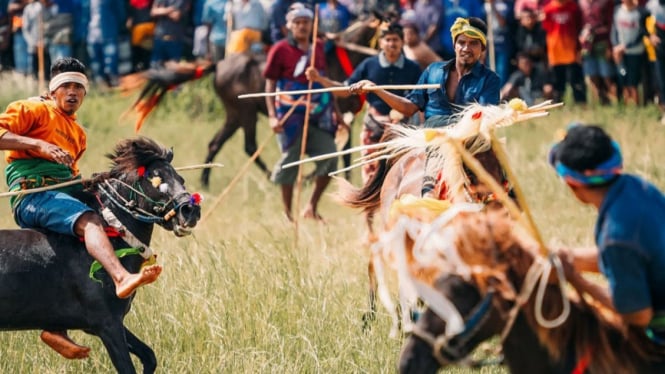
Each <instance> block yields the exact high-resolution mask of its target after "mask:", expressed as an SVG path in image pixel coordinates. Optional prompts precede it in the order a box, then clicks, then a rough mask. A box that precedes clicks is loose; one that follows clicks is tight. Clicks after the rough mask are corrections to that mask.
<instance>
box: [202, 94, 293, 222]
mask: <svg viewBox="0 0 665 374" xmlns="http://www.w3.org/2000/svg"><path fill="white" fill-rule="evenodd" d="M303 100H304V97H303V96H301V97H300V98H298V100H297V101H296V102H295V103H294V104H293V105H292V106H291V108H290V109H289V110H288V111H287V112H286V114H285V115H284V117H282V119H280V120H279V126H283V125H284V123H285V122H286V120H287V119H288V118H289V116H291V113H293V111H294V110H295V109H296V108H297V107H298V105H300V104H301V103H302V102H303ZM274 136H275V132H272V133H271V134H270V136H269V137H268V138H267V139H266V140H264V141H263V143H261V144H260V145H259V148H257V149H256V151H255V152H254V154H253V155H252V157H250V158H249V159H248V160H247V161H246V162H245V164H244V165H243V166H242V167H241V168H240V170H239V171H238V173H237V174H236V176H235V177H233V179H231V182H229V185H228V186H226V188H225V189H224V191H222V193H220V194H219V196H217V199H215V201H214V202H213V203H212V206H210V208H208V212H207V213H206V214H205V215H204V216H203V218H201V220H200V222H203V221H205V220H206V219H207V218H208V217H209V216H210V215H211V214H212V212H214V211H215V208H216V207H217V205H219V204H220V203H221V202H222V200H224V198H225V197H226V196H227V195H228V194H229V192H231V189H233V187H235V185H236V184H238V182H239V181H240V178H242V176H243V175H245V174H246V173H247V170H248V169H249V167H250V166H251V165H252V163H253V162H254V160H256V158H257V157H259V155H260V154H261V152H263V149H264V148H265V147H266V146H267V145H268V143H269V142H270V141H271V140H272V138H273V137H274Z"/></svg>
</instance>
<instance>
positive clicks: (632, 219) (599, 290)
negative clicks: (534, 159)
mask: <svg viewBox="0 0 665 374" xmlns="http://www.w3.org/2000/svg"><path fill="white" fill-rule="evenodd" d="M550 164H551V165H552V166H553V167H554V168H555V170H556V172H557V174H558V175H559V176H561V177H562V178H563V179H564V181H565V182H566V184H567V185H568V187H570V189H571V190H572V192H573V194H574V195H575V197H576V198H577V199H578V200H580V201H581V202H582V203H585V204H589V205H592V206H594V207H595V208H596V209H598V220H597V222H596V229H595V241H596V245H597V248H584V249H581V248H580V249H574V250H573V249H563V250H561V251H560V257H561V258H562V260H563V262H564V264H565V266H564V268H565V269H566V277H567V279H568V280H569V281H570V282H571V283H572V284H573V285H574V286H575V287H576V289H578V290H580V291H582V292H586V293H588V294H589V295H591V296H593V297H594V298H595V299H596V300H598V301H599V302H601V303H602V304H604V305H605V306H606V307H608V308H610V309H613V310H615V311H617V312H618V313H619V314H621V316H622V317H623V321H624V322H625V323H626V324H627V325H629V326H633V327H637V328H642V329H645V332H646V334H647V336H649V337H650V338H652V339H653V340H654V341H656V342H658V343H661V344H665V340H663V339H664V338H665V324H664V322H665V271H663V269H665V231H663V226H665V196H663V194H662V193H661V192H660V191H659V190H658V189H657V188H656V187H655V186H654V185H652V184H651V183H649V182H647V181H645V180H643V179H641V178H639V177H637V176H634V175H630V174H624V173H622V157H621V150H620V148H619V145H618V144H617V142H616V141H614V140H612V139H611V138H610V137H609V135H607V134H606V133H605V131H603V129H602V128H600V127H598V126H592V125H590V126H584V125H576V126H574V127H572V128H571V129H569V131H568V134H567V135H566V137H565V138H564V139H563V140H562V141H561V142H560V143H558V144H557V145H555V146H554V147H553V148H552V150H551V151H550ZM571 265H572V266H571ZM575 270H577V271H575ZM578 271H593V272H599V271H600V272H602V273H603V274H604V275H605V276H606V277H607V280H608V283H609V291H610V292H609V293H608V292H607V291H608V290H607V289H606V288H605V287H602V286H600V285H598V284H595V283H591V282H589V281H587V280H586V279H585V278H584V277H582V275H581V274H580V273H578Z"/></svg>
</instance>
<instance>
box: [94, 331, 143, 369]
mask: <svg viewBox="0 0 665 374" xmlns="http://www.w3.org/2000/svg"><path fill="white" fill-rule="evenodd" d="M94 334H95V335H97V336H99V338H100V339H101V340H102V343H104V347H106V351H107V352H108V353H109V357H110V358H111V362H112V363H113V366H115V369H116V370H117V371H118V373H121V374H125V373H128V374H133V373H136V369H135V368H134V364H132V359H131V357H130V356H129V346H128V345H127V339H126V337H125V326H124V325H123V324H122V321H117V322H115V321H114V322H111V323H107V324H105V325H104V326H103V327H102V328H101V329H100V330H99V331H96V332H94Z"/></svg>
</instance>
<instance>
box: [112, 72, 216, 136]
mask: <svg viewBox="0 0 665 374" xmlns="http://www.w3.org/2000/svg"><path fill="white" fill-rule="evenodd" d="M216 69H217V64H214V63H210V62H204V63H202V64H194V65H177V66H175V67H169V68H164V69H150V70H148V71H146V72H141V73H136V74H130V75H128V76H126V77H123V78H122V79H121V80H120V85H119V86H118V89H119V90H120V91H121V92H123V93H130V92H132V91H135V90H137V89H139V88H141V87H143V88H142V89H141V93H140V94H139V97H138V98H137V99H136V101H134V103H133V104H132V106H131V107H130V108H129V109H127V111H125V112H124V113H123V114H122V115H121V118H122V117H125V116H126V115H127V114H128V113H129V112H132V111H134V112H135V113H137V114H138V117H137V119H136V123H135V127H134V129H135V131H136V132H137V133H138V132H139V130H141V126H142V125H143V123H144V122H145V120H146V118H148V115H150V113H152V111H153V110H154V109H155V108H156V107H157V105H159V103H161V101H162V99H163V98H164V95H165V94H166V93H167V92H168V91H170V90H172V89H174V88H176V87H178V86H179V85H181V84H183V83H187V82H189V81H193V80H196V79H199V78H202V77H204V76H206V75H208V74H210V73H212V72H214V71H215V70H216Z"/></svg>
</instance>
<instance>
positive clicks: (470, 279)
mask: <svg viewBox="0 0 665 374" xmlns="http://www.w3.org/2000/svg"><path fill="white" fill-rule="evenodd" d="M442 230H446V233H447V235H446V236H445V238H446V240H440V241H438V242H437V244H436V246H437V247H438V248H447V252H445V253H446V254H448V255H450V254H451V253H453V252H454V255H453V256H447V255H443V253H444V252H438V253H439V255H440V256H443V257H446V258H445V259H443V262H448V263H449V264H448V265H451V266H446V267H445V268H438V269H435V268H432V265H431V264H425V263H422V262H418V261H411V262H410V263H409V264H408V265H407V266H408V267H409V268H410V270H411V271H414V270H416V269H419V270H420V271H422V270H423V269H428V271H429V272H435V273H438V274H439V275H440V278H439V282H444V283H445V280H444V279H450V278H451V277H453V276H455V275H457V277H456V279H457V282H458V283H461V285H459V284H458V286H457V287H466V289H467V291H465V292H441V293H440V295H441V297H443V296H446V297H447V298H448V300H449V301H450V302H451V303H452V304H453V305H454V306H455V307H456V308H457V310H458V311H459V313H460V314H462V315H463V318H464V321H465V324H467V325H470V324H472V321H474V320H478V318H477V316H476V313H475V312H474V311H477V310H478V308H477V307H476V308H474V307H473V305H481V304H483V303H482V302H481V301H482V300H490V307H489V310H490V311H488V312H487V313H488V314H489V315H491V314H498V315H499V316H501V323H499V324H498V325H497V324H496V322H493V323H486V324H482V323H481V324H480V325H479V327H477V328H474V329H471V330H470V331H471V332H470V333H472V334H474V335H475V339H469V338H468V337H467V338H466V340H468V341H472V343H473V344H478V343H479V341H481V340H483V339H485V338H487V337H488V336H490V335H493V333H492V332H494V333H498V331H500V330H501V329H503V328H504V327H506V326H507V327H508V328H511V327H512V330H510V333H511V334H514V335H515V336H516V337H515V339H518V338H519V339H522V338H526V339H527V340H526V341H527V342H530V343H526V344H521V349H520V350H521V352H520V354H521V357H519V356H513V359H517V360H516V364H521V365H523V367H524V366H525V365H527V364H528V365H537V364H538V361H542V362H543V363H547V367H548V369H547V368H546V369H543V370H544V371H540V370H539V371H537V372H571V370H572V369H576V370H577V371H576V372H589V373H662V372H664V370H665V347H662V346H659V345H657V344H656V343H654V342H652V341H651V340H650V339H649V338H647V336H646V335H645V334H644V332H643V331H641V330H638V329H634V328H630V327H629V328H626V327H624V326H623V325H622V324H621V322H620V319H619V318H618V316H617V315H616V314H614V313H612V312H610V311H608V310H607V309H603V308H601V307H598V306H597V305H596V304H595V303H589V302H587V301H586V300H585V299H584V298H579V297H577V296H576V295H571V298H570V299H569V301H570V309H569V313H568V314H567V317H566V318H558V317H557V318H555V317H556V316H559V317H561V314H562V313H563V312H564V311H565V310H566V308H565V303H564V299H562V297H561V295H562V286H561V284H560V283H559V281H558V280H556V279H554V277H550V276H548V273H547V272H546V270H544V269H547V268H548V265H547V264H549V263H550V261H549V260H546V259H544V258H542V257H540V255H539V254H538V251H537V249H538V245H537V244H536V243H535V241H534V240H533V239H531V238H530V237H528V236H527V235H525V234H524V232H523V231H522V230H519V229H517V227H516V226H515V222H514V221H513V220H512V219H510V218H509V217H507V216H506V215H502V214H496V213H495V212H481V213H461V214H459V215H457V216H456V217H455V218H454V219H452V220H451V221H450V223H449V224H448V225H447V226H446V227H445V228H442ZM411 259H413V257H411ZM453 263H454V264H453ZM452 265H454V266H452ZM541 269H542V271H543V272H544V275H542V276H538V274H539V272H540V271H541ZM414 274H415V273H414ZM533 274H536V276H535V277H534V276H533ZM442 277H445V278H442ZM538 279H540V281H541V282H544V284H541V285H540V286H539V287H538V288H539V290H538V291H537V292H530V291H529V290H530V289H531V290H533V287H534V286H535V283H534V282H537V281H538ZM433 287H436V289H437V290H439V291H442V290H443V291H445V287H444V286H443V285H441V284H439V285H438V286H433ZM541 287H542V292H539V291H540V288H541ZM474 290H475V291H474ZM525 290H526V292H525ZM572 296H576V297H574V298H573V297H572ZM479 300H481V301H479ZM469 305H472V306H471V307H469ZM491 309H494V311H491ZM518 310H519V311H520V312H521V313H522V314H523V316H524V321H523V322H520V320H519V319H518V320H517V322H515V323H514V324H511V323H512V321H511V320H510V319H511V317H512V316H513V315H514V313H513V312H514V311H518ZM564 316H565V315H564ZM445 318H446V316H443V317H441V316H439V317H438V318H432V315H429V317H428V318H426V319H423V320H421V321H420V322H419V325H418V326H419V328H416V329H415V330H414V332H415V333H414V335H413V336H411V337H409V339H408V340H407V342H406V344H405V347H404V349H403V351H402V354H401V362H400V369H401V372H404V373H411V372H419V373H428V372H431V373H434V372H436V370H438V368H439V367H440V366H442V365H446V364H448V363H449V362H452V361H453V360H452V359H450V358H452V357H451V356H450V355H448V354H447V353H446V352H454V351H455V350H454V349H451V348H455V346H454V345H455V344H454V342H455V339H457V336H455V337H449V336H446V335H444V334H442V333H441V331H442V330H441V328H442V327H441V326H442V324H443V325H445V324H446V323H445V322H443V319H445ZM553 320H559V321H558V323H556V324H553V325H552V326H548V324H550V323H552V321H553ZM464 330H465V331H466V330H467V329H466V326H465V329H464ZM509 336H510V335H509ZM533 336H535V337H537V339H538V342H539V343H540V347H544V348H545V350H546V353H547V356H546V357H543V355H542V354H541V353H538V352H540V350H541V348H539V345H537V344H534V343H533ZM508 341H509V338H506V340H504V349H505V348H506V344H505V343H506V342H508ZM473 344H471V345H470V346H465V348H464V349H465V351H464V352H467V353H468V352H469V351H470V350H471V348H473ZM432 345H434V346H436V348H435V349H433V348H434V347H433V346H432ZM464 352H462V353H464ZM534 352H535V353H534ZM532 353H533V354H534V355H533V356H532ZM446 357H448V358H449V360H446ZM506 357H507V358H508V352H507V351H506ZM459 358H460V357H456V359H459ZM545 358H547V360H545ZM544 360H545V361H544ZM516 372H517V371H516Z"/></svg>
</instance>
